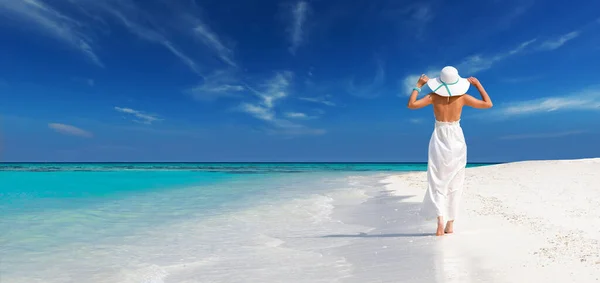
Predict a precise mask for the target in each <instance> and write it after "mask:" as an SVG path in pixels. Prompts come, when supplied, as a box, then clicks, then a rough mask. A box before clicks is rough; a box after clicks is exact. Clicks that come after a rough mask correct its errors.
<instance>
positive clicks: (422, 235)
mask: <svg viewBox="0 0 600 283" xmlns="http://www.w3.org/2000/svg"><path fill="white" fill-rule="evenodd" d="M429 236H435V233H396V234H375V235H369V234H367V233H359V234H355V235H327V236H322V237H321V238H406V237H429Z"/></svg>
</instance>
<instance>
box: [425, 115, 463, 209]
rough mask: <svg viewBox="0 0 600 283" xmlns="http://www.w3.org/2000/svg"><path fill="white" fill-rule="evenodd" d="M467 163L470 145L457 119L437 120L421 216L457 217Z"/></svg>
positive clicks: (429, 155) (430, 150) (431, 145)
mask: <svg viewBox="0 0 600 283" xmlns="http://www.w3.org/2000/svg"><path fill="white" fill-rule="evenodd" d="M466 165H467V145H466V142H465V137H464V134H463V131H462V128H461V127H460V120H459V121H455V122H440V121H435V128H434V130H433V133H432V134H431V139H430V140H429V152H428V160H427V192H426V193H425V198H424V199H423V206H422V208H421V215H422V216H424V217H425V218H427V219H430V218H436V217H438V216H443V217H444V220H454V219H456V217H457V216H458V210H459V202H460V197H461V195H462V191H463V184H464V179H465V166H466Z"/></svg>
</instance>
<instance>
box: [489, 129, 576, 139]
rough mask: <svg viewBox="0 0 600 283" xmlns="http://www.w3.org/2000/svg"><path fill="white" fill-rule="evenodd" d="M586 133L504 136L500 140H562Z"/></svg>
mask: <svg viewBox="0 0 600 283" xmlns="http://www.w3.org/2000/svg"><path fill="white" fill-rule="evenodd" d="M584 133H586V131H583V130H575V131H566V132H556V133H537V134H517V135H507V136H502V137H500V139H502V140H523V139H547V138H560V137H566V136H573V135H580V134H584Z"/></svg>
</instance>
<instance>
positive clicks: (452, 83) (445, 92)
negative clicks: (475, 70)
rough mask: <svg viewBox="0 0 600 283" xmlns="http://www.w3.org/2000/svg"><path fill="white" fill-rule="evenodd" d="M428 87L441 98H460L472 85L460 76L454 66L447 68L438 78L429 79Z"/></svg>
mask: <svg viewBox="0 0 600 283" xmlns="http://www.w3.org/2000/svg"><path fill="white" fill-rule="evenodd" d="M427 86H428V87H429V88H430V89H431V90H432V91H433V92H435V93H436V94H438V95H440V96H447V97H450V96H459V95H463V94H465V93H466V92H467V90H469V87H470V86H471V83H469V81H468V80H467V79H464V78H461V77H460V75H458V70H457V69H456V68H454V67H452V66H446V67H444V68H443V69H442V71H441V72H440V76H439V77H437V78H433V79H429V80H428V81H427Z"/></svg>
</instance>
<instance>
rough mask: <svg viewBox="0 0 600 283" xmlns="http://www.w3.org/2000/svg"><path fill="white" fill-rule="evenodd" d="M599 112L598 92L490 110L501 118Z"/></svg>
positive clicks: (509, 105) (544, 99)
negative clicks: (558, 112) (576, 111)
mask: <svg viewBox="0 0 600 283" xmlns="http://www.w3.org/2000/svg"><path fill="white" fill-rule="evenodd" d="M575 110H579V111H581V110H587V111H590V110H591V111H593V110H596V111H598V110H600V92H598V91H587V92H585V91H584V92H581V93H578V94H572V95H565V96H552V97H544V98H539V99H534V100H526V101H519V102H514V103H509V104H505V105H500V106H498V109H497V110H492V112H490V113H493V114H495V115H496V116H500V117H503V118H508V117H517V116H521V115H529V114H540V113H548V112H553V111H575Z"/></svg>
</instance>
